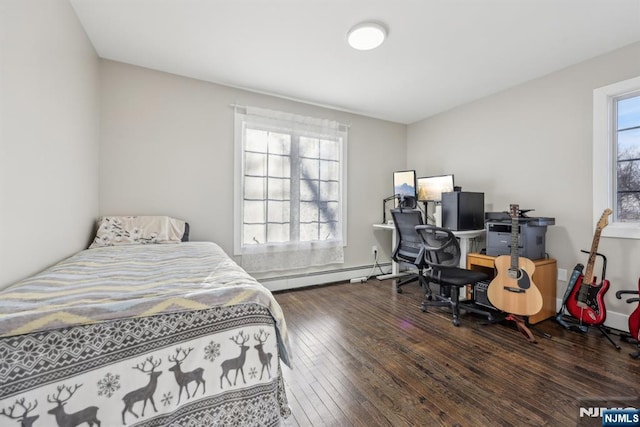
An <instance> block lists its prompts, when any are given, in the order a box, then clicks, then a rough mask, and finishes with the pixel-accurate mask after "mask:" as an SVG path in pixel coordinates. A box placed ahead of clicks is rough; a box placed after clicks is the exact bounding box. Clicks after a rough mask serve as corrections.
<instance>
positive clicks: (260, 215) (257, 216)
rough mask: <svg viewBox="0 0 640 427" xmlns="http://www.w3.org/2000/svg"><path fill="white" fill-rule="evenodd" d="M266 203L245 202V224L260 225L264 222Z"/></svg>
mask: <svg viewBox="0 0 640 427" xmlns="http://www.w3.org/2000/svg"><path fill="white" fill-rule="evenodd" d="M265 205H266V202H264V201H262V200H260V201H246V200H245V202H244V209H243V211H244V222H245V223H261V222H265V208H266V206H265Z"/></svg>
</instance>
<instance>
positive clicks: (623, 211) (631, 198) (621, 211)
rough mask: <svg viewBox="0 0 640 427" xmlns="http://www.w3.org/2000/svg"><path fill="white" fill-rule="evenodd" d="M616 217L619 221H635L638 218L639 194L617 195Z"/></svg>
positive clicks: (639, 214)
mask: <svg viewBox="0 0 640 427" xmlns="http://www.w3.org/2000/svg"><path fill="white" fill-rule="evenodd" d="M617 214H618V216H617V219H618V220H621V221H637V220H638V218H640V194H638V193H618V212H617Z"/></svg>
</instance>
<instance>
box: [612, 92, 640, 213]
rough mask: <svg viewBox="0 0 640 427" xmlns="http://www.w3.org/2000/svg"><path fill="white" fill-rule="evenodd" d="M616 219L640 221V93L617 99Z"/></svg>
mask: <svg viewBox="0 0 640 427" xmlns="http://www.w3.org/2000/svg"><path fill="white" fill-rule="evenodd" d="M613 107H614V108H613V110H614V111H613V114H614V115H613V117H614V119H615V120H614V122H615V124H616V126H615V131H614V134H613V136H614V140H615V143H614V147H615V149H616V156H615V157H616V176H617V177H616V191H615V194H616V218H617V220H618V221H621V222H622V221H633V222H638V221H640V91H638V92H636V93H634V94H632V95H630V96H629V95H628V96H624V97H621V98H616V99H614V104H613Z"/></svg>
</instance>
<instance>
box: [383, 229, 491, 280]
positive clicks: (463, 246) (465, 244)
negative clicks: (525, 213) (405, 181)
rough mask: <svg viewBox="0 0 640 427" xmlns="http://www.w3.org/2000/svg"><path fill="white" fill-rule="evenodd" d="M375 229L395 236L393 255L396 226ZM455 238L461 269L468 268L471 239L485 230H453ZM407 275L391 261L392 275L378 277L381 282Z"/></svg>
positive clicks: (393, 238)
mask: <svg viewBox="0 0 640 427" xmlns="http://www.w3.org/2000/svg"><path fill="white" fill-rule="evenodd" d="M373 228H374V229H375V230H387V231H391V232H392V233H393V234H392V235H391V253H393V251H394V250H395V248H396V244H397V239H398V233H397V232H396V226H395V225H393V224H373ZM451 232H452V233H453V235H454V236H456V237H457V238H458V239H459V240H460V264H459V266H460V268H466V264H467V254H468V253H469V249H470V247H471V239H475V238H476V237H478V236H481V235H482V234H483V233H484V228H483V229H480V230H460V231H458V230H455V231H454V230H451ZM406 274H407V273H402V272H400V265H399V264H398V263H397V262H395V261H394V260H393V259H391V274H383V275H380V276H377V278H378V279H379V280H385V279H394V278H396V277H401V276H404V275H406Z"/></svg>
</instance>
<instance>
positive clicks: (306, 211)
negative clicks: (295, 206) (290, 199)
mask: <svg viewBox="0 0 640 427" xmlns="http://www.w3.org/2000/svg"><path fill="white" fill-rule="evenodd" d="M312 221H314V222H317V221H319V217H318V204H317V203H314V202H300V222H312Z"/></svg>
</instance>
